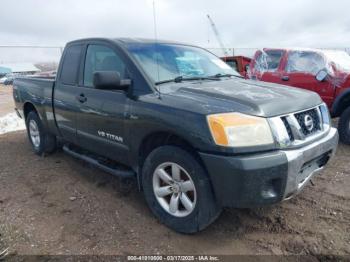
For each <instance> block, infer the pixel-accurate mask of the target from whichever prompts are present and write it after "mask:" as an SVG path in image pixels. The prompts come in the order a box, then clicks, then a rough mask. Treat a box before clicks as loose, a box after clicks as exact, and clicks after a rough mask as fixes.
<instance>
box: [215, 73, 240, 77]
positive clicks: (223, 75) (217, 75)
mask: <svg viewBox="0 0 350 262" xmlns="http://www.w3.org/2000/svg"><path fill="white" fill-rule="evenodd" d="M231 76H234V77H238V78H244V77H243V76H240V75H234V74H221V73H219V74H216V75H213V76H212V77H216V78H220V77H231Z"/></svg>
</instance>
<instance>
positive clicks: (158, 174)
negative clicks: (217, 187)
mask: <svg viewBox="0 0 350 262" xmlns="http://www.w3.org/2000/svg"><path fill="white" fill-rule="evenodd" d="M142 182H143V190H144V194H145V198H146V201H147V203H148V205H149V207H150V209H151V210H152V212H153V213H154V214H155V215H156V217H157V218H158V219H159V220H160V221H161V222H162V223H164V224H165V225H167V226H168V227H170V228H172V229H173V230H175V231H177V232H181V233H195V232H198V231H200V230H202V229H204V228H206V227H207V226H208V225H210V224H211V223H212V222H213V221H214V220H215V219H216V218H217V217H218V216H219V214H220V212H221V208H220V207H219V206H218V205H217V203H216V202H215V199H214V195H213V192H212V189H211V186H210V181H209V179H208V177H207V175H206V173H205V170H204V169H203V167H202V166H201V165H200V164H199V163H198V161H197V160H196V159H195V157H194V156H192V154H190V153H188V152H187V151H185V150H183V149H181V148H178V147H175V146H162V147H159V148H157V149H155V150H154V151H152V152H151V153H150V155H149V156H148V157H147V159H146V161H145V164H144V167H143V170H142Z"/></svg>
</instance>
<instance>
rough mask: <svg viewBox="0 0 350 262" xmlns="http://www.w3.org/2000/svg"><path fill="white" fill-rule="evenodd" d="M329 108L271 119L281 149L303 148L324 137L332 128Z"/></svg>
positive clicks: (320, 107) (308, 110)
mask: <svg viewBox="0 0 350 262" xmlns="http://www.w3.org/2000/svg"><path fill="white" fill-rule="evenodd" d="M328 116H329V114H328V110H327V106H326V105H325V104H322V105H320V106H317V107H314V108H311V109H307V110H305V111H300V112H296V113H289V114H286V115H280V116H275V117H271V118H269V123H270V126H271V129H272V133H273V135H274V137H275V139H276V142H277V144H278V145H279V146H280V147H281V148H287V147H294V146H301V145H303V144H305V143H309V142H310V141H314V140H315V139H317V138H319V137H322V136H324V135H325V134H326V133H327V131H329V128H330V125H329V123H330V120H329V117H328Z"/></svg>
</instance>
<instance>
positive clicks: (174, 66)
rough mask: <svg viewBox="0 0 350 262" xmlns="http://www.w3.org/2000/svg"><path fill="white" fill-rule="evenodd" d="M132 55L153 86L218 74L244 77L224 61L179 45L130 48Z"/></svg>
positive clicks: (137, 45) (198, 49) (139, 45)
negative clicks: (154, 84) (177, 78)
mask: <svg viewBox="0 0 350 262" xmlns="http://www.w3.org/2000/svg"><path fill="white" fill-rule="evenodd" d="M128 51H129V52H130V53H131V55H132V56H133V57H134V58H135V59H136V60H137V61H138V62H139V64H140V65H141V67H142V68H143V70H144V71H145V72H146V74H147V75H148V76H149V77H150V78H151V79H152V80H153V82H161V81H167V80H171V79H174V78H176V77H178V76H182V77H183V78H187V77H189V78H191V77H209V76H214V75H217V74H232V75H237V76H240V75H239V74H238V73H237V72H236V71H235V70H233V69H232V68H231V67H230V66H229V65H227V64H226V63H225V62H224V61H222V60H221V59H220V58H218V57H216V56H215V55H213V54H211V53H210V52H208V51H206V50H204V49H201V48H197V47H192V46H186V45H177V44H139V43H138V44H130V45H128Z"/></svg>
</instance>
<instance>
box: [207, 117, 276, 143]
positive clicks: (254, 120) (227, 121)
mask: <svg viewBox="0 0 350 262" xmlns="http://www.w3.org/2000/svg"><path fill="white" fill-rule="evenodd" d="M207 119H208V124H209V128H210V132H211V134H212V136H213V138H214V141H215V143H216V144H217V145H220V146H228V147H249V146H259V145H269V144H273V142H274V140H273V137H272V133H271V129H270V126H269V124H268V122H267V120H266V119H265V118H262V117H255V116H249V115H244V114H241V113H224V114H215V115H208V116H207Z"/></svg>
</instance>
